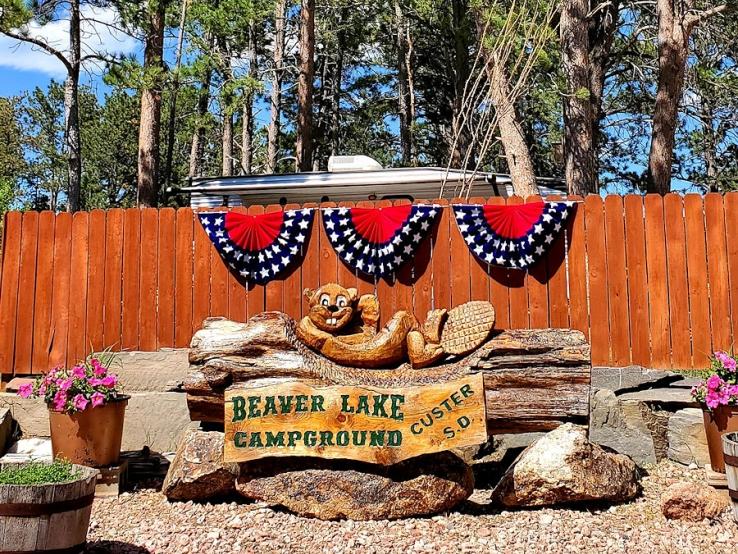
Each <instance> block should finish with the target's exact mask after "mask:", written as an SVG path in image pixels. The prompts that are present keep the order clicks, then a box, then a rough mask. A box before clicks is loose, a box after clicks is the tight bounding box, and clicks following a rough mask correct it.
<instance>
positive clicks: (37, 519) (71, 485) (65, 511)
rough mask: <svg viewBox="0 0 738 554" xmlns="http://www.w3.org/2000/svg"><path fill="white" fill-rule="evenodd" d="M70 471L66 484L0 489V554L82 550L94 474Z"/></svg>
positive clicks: (85, 470) (80, 468)
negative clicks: (76, 474) (71, 476)
mask: <svg viewBox="0 0 738 554" xmlns="http://www.w3.org/2000/svg"><path fill="white" fill-rule="evenodd" d="M3 466H5V464H3ZM74 467H75V468H76V469H77V470H78V471H79V473H80V475H79V477H78V478H77V479H76V480H74V481H69V482H67V483H56V484H47V485H0V554H5V553H10V552H12V553H14V554H19V553H24V552H53V553H54V554H62V553H63V554H67V553H73V552H82V551H83V550H84V547H85V543H86V542H87V527H88V525H89V523H90V512H91V511H92V501H93V500H94V498H95V482H96V480H97V474H98V471H97V470H96V469H92V468H89V467H83V466H74Z"/></svg>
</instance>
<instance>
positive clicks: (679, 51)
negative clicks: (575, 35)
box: [647, 0, 728, 194]
mask: <svg viewBox="0 0 738 554" xmlns="http://www.w3.org/2000/svg"><path fill="white" fill-rule="evenodd" d="M693 5H694V2H693V0H685V1H683V2H679V3H677V2H676V0H657V2H656V14H657V16H658V20H659V33H658V38H659V79H658V86H657V90H656V105H655V106H654V112H653V126H652V130H651V150H650V152H649V155H648V184H647V190H648V192H653V193H657V194H666V193H668V192H669V191H670V190H671V170H672V162H673V157H674V140H675V135H676V126H677V122H678V116H679V102H680V100H681V98H682V92H683V91H684V73H685V71H686V64H687V57H688V55H689V38H690V36H691V34H692V31H693V30H694V28H695V27H696V26H697V25H699V24H700V23H701V22H702V21H704V20H705V19H706V18H708V17H710V16H713V15H716V14H719V13H721V12H723V11H725V10H727V9H728V4H721V5H718V6H715V7H712V8H709V9H707V10H704V11H695V10H693V9H692V8H693Z"/></svg>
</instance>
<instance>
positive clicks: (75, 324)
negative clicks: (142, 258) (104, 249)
mask: <svg viewBox="0 0 738 554" xmlns="http://www.w3.org/2000/svg"><path fill="white" fill-rule="evenodd" d="M89 219H90V218H89V214H88V213H87V212H76V213H75V214H74V215H73V216H72V254H71V260H70V261H71V276H70V288H69V337H68V339H67V365H68V366H69V367H71V366H73V365H74V364H76V363H77V362H79V361H80V360H82V359H84V358H85V356H87V354H89V352H88V351H87V346H86V344H85V319H86V316H87V271H88V262H89ZM135 263H136V264H138V263H139V261H138V260H136V261H135ZM124 300H125V299H124ZM136 317H138V314H136Z"/></svg>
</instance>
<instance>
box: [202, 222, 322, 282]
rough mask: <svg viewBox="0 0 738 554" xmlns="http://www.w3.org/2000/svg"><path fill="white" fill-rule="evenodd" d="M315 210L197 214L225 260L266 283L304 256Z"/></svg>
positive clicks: (250, 277)
mask: <svg viewBox="0 0 738 554" xmlns="http://www.w3.org/2000/svg"><path fill="white" fill-rule="evenodd" d="M314 213H315V210H313V209H310V208H305V209H303V210H288V211H285V212H270V213H266V214H259V215H247V214H243V213H237V212H232V211H229V212H202V213H199V214H198V217H199V218H200V223H201V224H202V226H203V228H204V229H205V232H206V233H207V234H208V237H210V240H211V241H212V242H213V244H214V245H215V248H216V249H217V250H218V253H219V254H220V255H221V257H222V258H223V260H224V261H225V263H226V264H228V266H229V267H230V268H231V269H232V270H233V271H235V272H236V273H238V274H239V275H240V276H241V277H242V278H243V279H244V280H245V281H248V282H254V283H258V284H264V283H267V282H269V281H271V280H272V279H274V278H275V277H276V276H277V275H279V274H280V273H282V272H283V271H284V270H285V269H286V268H287V266H289V265H290V264H291V263H292V262H293V261H294V260H295V259H296V258H297V257H298V256H301V255H302V250H303V245H304V244H306V242H307V240H308V237H309V236H310V224H311V223H312V221H313V214H314Z"/></svg>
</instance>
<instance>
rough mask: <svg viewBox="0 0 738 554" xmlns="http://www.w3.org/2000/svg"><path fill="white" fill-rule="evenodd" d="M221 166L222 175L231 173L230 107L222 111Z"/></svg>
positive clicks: (231, 126) (231, 124) (231, 134)
mask: <svg viewBox="0 0 738 554" xmlns="http://www.w3.org/2000/svg"><path fill="white" fill-rule="evenodd" d="M222 145H223V168H222V170H221V173H222V175H223V176H224V177H231V176H232V175H233V114H232V113H231V111H230V109H226V110H225V111H224V112H223V135H222Z"/></svg>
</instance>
